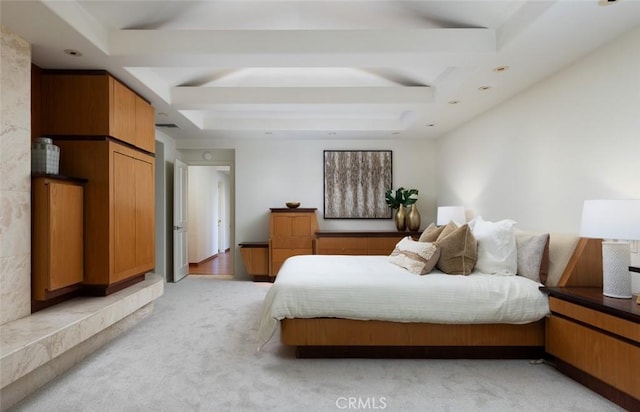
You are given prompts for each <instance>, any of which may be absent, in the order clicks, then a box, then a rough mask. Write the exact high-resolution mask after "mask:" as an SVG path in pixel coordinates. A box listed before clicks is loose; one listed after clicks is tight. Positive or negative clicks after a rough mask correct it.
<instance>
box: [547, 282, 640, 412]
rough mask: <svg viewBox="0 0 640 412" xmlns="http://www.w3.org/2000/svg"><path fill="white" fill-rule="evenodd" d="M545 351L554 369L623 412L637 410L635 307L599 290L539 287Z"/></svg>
mask: <svg viewBox="0 0 640 412" xmlns="http://www.w3.org/2000/svg"><path fill="white" fill-rule="evenodd" d="M541 290H542V291H543V292H545V293H547V294H548V295H549V306H550V309H551V316H549V317H548V318H547V322H546V343H545V349H546V352H547V353H548V354H550V355H551V356H552V357H553V358H554V360H555V365H556V368H557V369H558V370H559V371H560V372H562V373H564V374H565V375H567V376H569V377H571V378H573V379H574V380H576V381H578V382H580V383H582V384H583V385H585V386H587V387H589V388H590V389H592V390H594V391H596V392H598V393H599V394H601V395H602V396H604V397H606V398H608V399H609V400H611V401H613V402H615V403H617V404H618V405H620V406H622V407H623V408H625V409H628V410H640V305H638V304H637V303H636V297H635V296H634V297H633V298H632V299H615V298H609V297H606V296H603V295H602V289H601V288H587V287H544V288H541Z"/></svg>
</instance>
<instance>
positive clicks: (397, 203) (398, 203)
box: [384, 187, 420, 231]
mask: <svg viewBox="0 0 640 412" xmlns="http://www.w3.org/2000/svg"><path fill="white" fill-rule="evenodd" d="M384 198H385V202H387V206H389V207H390V208H391V209H398V211H397V212H396V214H395V222H396V228H397V229H398V230H400V231H404V230H406V229H407V225H408V224H409V225H410V227H409V229H410V230H418V229H419V228H420V214H419V213H418V210H417V209H416V208H415V207H414V204H415V203H416V201H417V200H418V189H405V188H404V187H401V188H399V189H398V190H396V192H395V196H394V194H393V191H392V190H387V192H386V193H385V195H384ZM409 206H411V208H412V209H415V212H414V215H413V218H412V219H413V220H412V221H411V222H409V220H410V219H409V216H408V215H407V211H406V208H407V207H409ZM416 214H417V216H416ZM416 223H417V226H416ZM412 227H413V228H414V229H412Z"/></svg>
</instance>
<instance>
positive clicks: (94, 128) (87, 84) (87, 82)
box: [41, 73, 110, 136]
mask: <svg viewBox="0 0 640 412" xmlns="http://www.w3.org/2000/svg"><path fill="white" fill-rule="evenodd" d="M41 92H42V107H41V110H42V130H41V133H42V134H43V135H53V136H55V135H76V136H78V135H79V136H91V135H99V136H106V135H108V134H109V125H110V121H109V79H108V77H107V76H105V75H75V74H48V73H47V74H43V75H42V83H41Z"/></svg>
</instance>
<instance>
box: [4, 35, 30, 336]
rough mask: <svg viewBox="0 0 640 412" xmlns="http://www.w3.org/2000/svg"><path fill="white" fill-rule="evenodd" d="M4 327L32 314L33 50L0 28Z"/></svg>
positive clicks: (15, 36) (16, 36)
mask: <svg viewBox="0 0 640 412" xmlns="http://www.w3.org/2000/svg"><path fill="white" fill-rule="evenodd" d="M0 110H1V111H0V325H2V324H5V323H7V322H10V321H12V320H15V319H20V318H22V317H24V316H27V315H29V313H30V312H31V265H30V261H31V46H30V45H29V43H28V42H26V41H25V40H23V39H21V38H20V37H19V36H18V35H16V34H15V33H13V32H11V31H10V30H9V29H7V28H6V27H4V26H2V27H0Z"/></svg>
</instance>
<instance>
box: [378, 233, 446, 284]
mask: <svg viewBox="0 0 640 412" xmlns="http://www.w3.org/2000/svg"><path fill="white" fill-rule="evenodd" d="M439 257H440V248H439V247H438V246H437V245H436V244H434V243H428V242H419V241H415V240H413V239H411V237H410V236H407V237H405V238H403V239H402V240H401V241H399V242H398V244H397V245H396V247H395V249H394V250H393V252H391V255H390V256H389V262H391V263H393V264H395V265H398V266H400V267H403V268H405V269H407V270H408V271H409V272H411V273H415V274H416V275H426V274H427V273H429V272H431V271H432V270H433V267H434V266H435V265H436V263H437V262H438V258H439Z"/></svg>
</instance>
